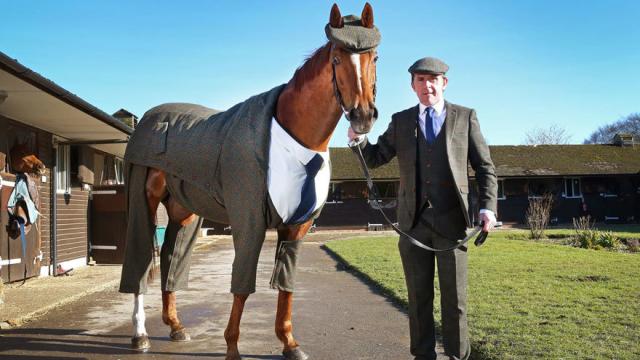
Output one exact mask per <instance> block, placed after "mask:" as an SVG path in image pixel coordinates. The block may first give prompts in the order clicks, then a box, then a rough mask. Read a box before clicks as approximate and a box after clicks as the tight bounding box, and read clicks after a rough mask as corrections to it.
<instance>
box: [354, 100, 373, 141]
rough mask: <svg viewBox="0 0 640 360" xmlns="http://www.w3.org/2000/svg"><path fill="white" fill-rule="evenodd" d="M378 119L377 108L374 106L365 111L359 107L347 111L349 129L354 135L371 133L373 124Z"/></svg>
mask: <svg viewBox="0 0 640 360" xmlns="http://www.w3.org/2000/svg"><path fill="white" fill-rule="evenodd" d="M377 119H378V108H376V107H375V105H372V106H369V107H368V108H367V109H364V108H363V107H361V106H359V107H357V108H353V109H351V110H350V111H349V121H350V122H351V128H352V129H353V131H354V132H355V133H356V134H367V133H368V132H369V131H371V128H372V127H373V123H375V122H376V120H377Z"/></svg>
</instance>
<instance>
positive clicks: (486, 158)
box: [360, 102, 498, 231]
mask: <svg viewBox="0 0 640 360" xmlns="http://www.w3.org/2000/svg"><path fill="white" fill-rule="evenodd" d="M445 106H446V109H447V116H446V119H445V122H444V125H443V127H442V130H441V131H444V132H445V133H444V135H445V136H446V148H447V157H448V161H449V168H450V169H451V174H452V175H453V180H454V182H455V186H456V188H457V189H458V192H457V193H458V200H459V201H460V205H461V206H460V208H461V209H462V211H464V218H465V220H466V222H467V226H471V221H470V219H469V202H468V194H469V180H468V178H469V174H468V164H469V163H470V164H471V167H472V168H473V170H474V171H475V177H476V181H477V183H478V193H479V206H480V209H488V210H491V211H493V212H494V213H497V189H498V185H497V178H496V174H495V168H494V165H493V162H492V161H491V156H490V153H489V147H488V146H487V144H486V142H485V140H484V137H483V136H482V133H481V132H480V125H479V123H478V119H477V118H476V112H475V110H473V109H469V108H466V107H463V106H460V105H456V104H452V103H449V102H445ZM418 111H419V110H418V105H416V106H414V107H411V108H409V109H406V110H404V111H401V112H398V113H395V114H393V116H392V118H391V123H390V124H389V127H388V129H387V130H386V131H385V132H384V133H383V134H382V135H380V137H379V138H378V142H377V143H376V144H375V145H374V144H371V143H369V142H368V141H367V140H365V141H363V142H362V143H361V144H360V147H361V148H362V151H363V155H364V158H365V161H366V162H367V166H369V167H371V168H375V167H378V166H381V165H384V164H386V163H387V162H389V161H390V160H391V159H392V158H393V157H394V156H397V157H398V164H399V167H400V188H399V189H398V210H397V211H398V222H399V225H400V228H401V229H402V230H403V231H409V230H410V229H411V227H412V226H413V224H414V223H415V220H416V216H419V214H416V154H417V141H416V138H417V136H421V132H420V131H419V127H418Z"/></svg>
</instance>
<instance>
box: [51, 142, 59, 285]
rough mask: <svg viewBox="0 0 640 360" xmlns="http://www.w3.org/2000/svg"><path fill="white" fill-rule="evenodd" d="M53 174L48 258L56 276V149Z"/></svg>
mask: <svg viewBox="0 0 640 360" xmlns="http://www.w3.org/2000/svg"><path fill="white" fill-rule="evenodd" d="M52 172H53V174H52V176H51V185H52V187H53V188H52V189H51V190H52V191H51V192H52V193H53V197H52V198H53V201H52V203H51V242H50V244H49V245H50V251H49V252H50V254H51V255H50V256H51V264H52V272H53V273H52V276H56V275H57V274H58V254H57V250H58V234H57V232H58V224H57V223H58V190H57V189H58V148H57V147H54V148H53V171H52Z"/></svg>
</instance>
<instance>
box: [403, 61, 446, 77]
mask: <svg viewBox="0 0 640 360" xmlns="http://www.w3.org/2000/svg"><path fill="white" fill-rule="evenodd" d="M448 70H449V65H447V64H445V63H444V61H442V60H440V59H436V58H434V57H426V58H422V59H420V60H418V61H416V62H414V63H413V65H411V67H409V72H410V73H412V74H435V75H444V74H445V73H446V72H447V71H448Z"/></svg>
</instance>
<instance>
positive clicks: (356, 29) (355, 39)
mask: <svg viewBox="0 0 640 360" xmlns="http://www.w3.org/2000/svg"><path fill="white" fill-rule="evenodd" d="M342 19H343V21H344V26H343V27H341V28H334V27H332V26H331V24H327V26H325V28H324V32H325V33H326V34H327V38H328V39H329V41H331V42H332V43H333V44H335V45H336V46H338V47H341V48H343V49H345V50H347V51H349V52H352V53H365V52H368V51H371V49H373V48H375V47H376V46H378V44H380V31H378V28H377V27H375V26H374V27H373V28H366V27H364V26H362V21H361V20H360V18H359V17H358V16H354V15H347V16H344V17H343V18H342Z"/></svg>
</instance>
